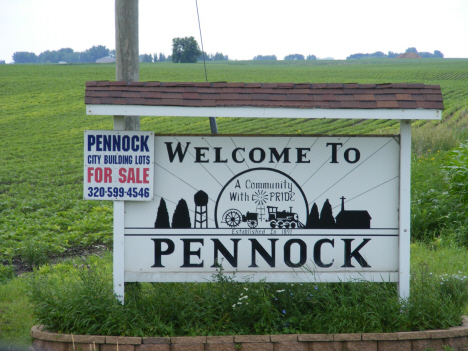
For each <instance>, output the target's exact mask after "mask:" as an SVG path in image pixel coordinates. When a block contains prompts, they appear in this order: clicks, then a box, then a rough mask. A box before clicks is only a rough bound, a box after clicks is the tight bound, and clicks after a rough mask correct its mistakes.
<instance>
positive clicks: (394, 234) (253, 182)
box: [124, 135, 400, 282]
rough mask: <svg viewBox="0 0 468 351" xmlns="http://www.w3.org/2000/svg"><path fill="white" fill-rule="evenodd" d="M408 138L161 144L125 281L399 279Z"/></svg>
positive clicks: (133, 225) (131, 231)
mask: <svg viewBox="0 0 468 351" xmlns="http://www.w3.org/2000/svg"><path fill="white" fill-rule="evenodd" d="M399 157H400V142H399V137H398V136H382V137H365V136H362V137H354V136H340V137H325V136H307V137H302V136H252V137H248V136H183V135H180V136H156V137H154V178H153V179H152V187H153V192H152V194H151V197H152V198H153V199H152V200H151V201H146V202H133V201H132V202H130V201H128V202H126V203H125V220H124V222H125V231H124V233H125V263H124V265H125V281H127V282H134V281H140V282H152V281H160V282H161V281H166V282H184V281H192V282H196V281H206V280H210V279H211V276H212V274H213V273H214V272H215V271H216V267H217V266H218V265H222V266H223V268H224V269H225V271H226V272H229V273H231V272H237V276H241V277H242V276H248V277H249V279H251V280H253V281H257V280H259V279H266V280H267V281H271V282H279V281H284V282H295V281H339V280H340V279H341V280H343V279H347V278H354V277H355V278H364V279H368V280H375V281H381V280H382V279H384V280H386V281H398V232H399V229H398V223H399V213H398V209H399V171H400V169H399V162H400V158H399Z"/></svg>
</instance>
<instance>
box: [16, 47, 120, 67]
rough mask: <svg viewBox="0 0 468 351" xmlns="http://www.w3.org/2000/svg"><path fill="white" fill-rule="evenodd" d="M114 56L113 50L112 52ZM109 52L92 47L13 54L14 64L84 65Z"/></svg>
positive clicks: (105, 49) (103, 48)
mask: <svg viewBox="0 0 468 351" xmlns="http://www.w3.org/2000/svg"><path fill="white" fill-rule="evenodd" d="M112 52H113V53H114V55H115V50H112ZM110 55H111V50H109V49H108V48H106V47H105V46H103V45H98V46H93V47H92V48H90V49H88V50H85V51H82V52H78V51H77V52H75V51H74V50H73V49H71V48H63V49H60V50H52V51H50V50H47V51H44V52H41V53H40V54H39V55H36V54H35V53H34V52H27V51H17V52H15V53H14V54H13V61H14V62H15V63H58V62H60V61H63V62H67V63H86V62H96V60H97V59H100V58H102V57H106V56H110Z"/></svg>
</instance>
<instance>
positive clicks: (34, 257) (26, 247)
mask: <svg viewBox="0 0 468 351" xmlns="http://www.w3.org/2000/svg"><path fill="white" fill-rule="evenodd" d="M21 251H22V253H21V259H22V260H23V261H24V262H26V263H27V264H28V265H29V267H31V268H34V269H37V268H39V266H42V265H44V264H46V263H47V262H48V261H49V257H48V255H47V254H48V252H47V248H46V246H45V245H44V243H42V242H40V241H38V240H36V239H28V240H26V241H25V242H24V243H23V247H22V250H21Z"/></svg>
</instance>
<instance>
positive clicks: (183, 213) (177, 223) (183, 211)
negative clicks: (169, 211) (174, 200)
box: [172, 199, 192, 228]
mask: <svg viewBox="0 0 468 351" xmlns="http://www.w3.org/2000/svg"><path fill="white" fill-rule="evenodd" d="M191 227H192V225H191V224H190V214H189V210H188V206H187V202H186V201H185V200H184V199H181V200H180V201H179V203H178V204H177V207H176V209H175V211H174V215H173V216H172V228H191Z"/></svg>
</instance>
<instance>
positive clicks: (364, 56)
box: [346, 47, 444, 60]
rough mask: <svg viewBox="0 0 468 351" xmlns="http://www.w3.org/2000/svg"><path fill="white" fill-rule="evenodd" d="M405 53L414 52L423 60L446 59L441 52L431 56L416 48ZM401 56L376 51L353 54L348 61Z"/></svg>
mask: <svg viewBox="0 0 468 351" xmlns="http://www.w3.org/2000/svg"><path fill="white" fill-rule="evenodd" d="M405 52H414V53H416V54H418V55H419V56H421V57H422V58H443V57H444V54H443V53H442V52H440V51H439V50H434V53H432V54H431V53H430V52H427V51H422V52H419V51H418V50H416V48H415V47H411V48H408V49H406V51H405ZM401 54H402V53H396V52H393V51H389V52H388V54H384V53H383V52H382V51H376V52H374V53H372V54H362V53H358V54H352V55H350V56H348V57H347V58H346V59H347V60H361V59H371V58H396V57H398V56H400V55H401Z"/></svg>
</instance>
